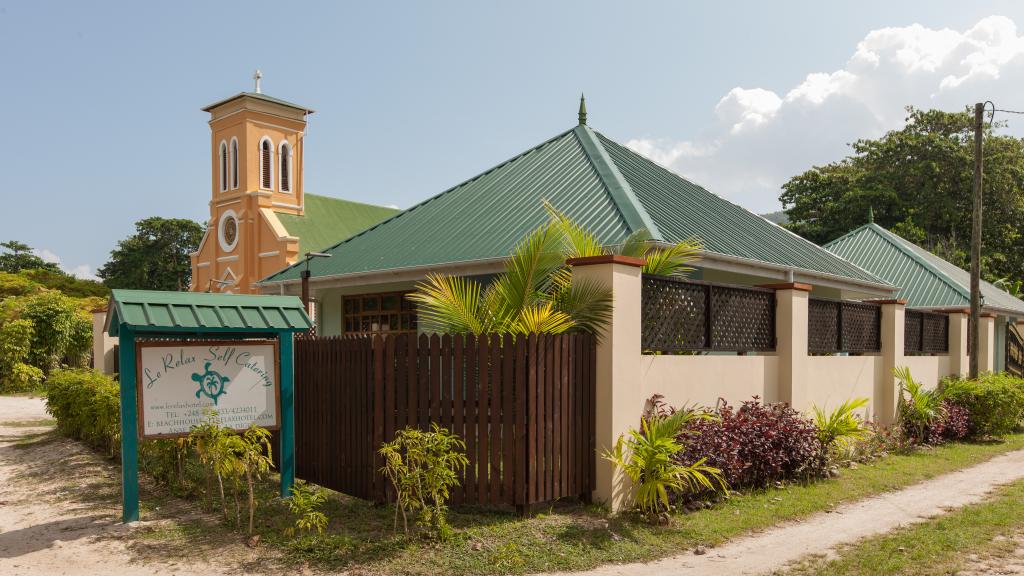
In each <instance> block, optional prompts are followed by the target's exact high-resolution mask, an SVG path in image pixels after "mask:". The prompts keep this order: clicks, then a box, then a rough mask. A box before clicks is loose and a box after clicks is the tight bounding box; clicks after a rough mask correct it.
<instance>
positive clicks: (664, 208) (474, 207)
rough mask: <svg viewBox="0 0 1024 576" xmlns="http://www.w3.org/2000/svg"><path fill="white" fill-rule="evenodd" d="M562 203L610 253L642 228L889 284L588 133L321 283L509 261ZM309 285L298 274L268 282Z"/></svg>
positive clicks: (396, 222) (458, 189) (451, 203)
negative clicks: (366, 274)
mask: <svg viewBox="0 0 1024 576" xmlns="http://www.w3.org/2000/svg"><path fill="white" fill-rule="evenodd" d="M544 200H547V201H549V202H551V204H552V205H554V206H555V208H557V209H558V210H560V211H562V212H564V213H565V214H567V215H568V216H569V217H571V218H573V219H574V220H576V221H577V222H579V223H580V224H582V225H583V226H585V227H586V228H587V229H589V230H590V231H592V232H593V233H594V234H595V235H596V236H597V238H598V239H599V240H600V241H601V242H602V243H603V244H605V245H615V244H619V243H621V242H622V241H623V240H625V238H626V237H627V236H628V235H629V234H631V233H632V232H634V231H636V230H637V229H639V228H644V227H645V228H647V229H648V230H649V231H650V232H651V234H652V236H653V238H654V239H655V240H658V241H662V242H678V241H682V240H686V239H688V238H690V237H692V236H693V237H697V238H699V239H700V240H701V241H702V242H704V244H705V247H706V250H707V251H708V252H716V253H719V254H723V255H726V256H733V257H738V258H745V259H752V260H758V261H763V262H768V263H771V264H775V265H779V266H785V267H792V268H796V269H803V270H807V271H812V272H818V273H824V274H830V275H835V276H837V277H844V278H848V279H855V280H858V281H861V282H867V283H872V284H877V285H879V286H885V285H886V283H885V282H884V281H882V280H879V279H878V278H876V277H875V276H873V275H871V274H870V273H868V272H866V271H864V270H862V269H860V268H858V267H857V266H854V265H853V264H851V263H849V262H846V261H845V260H843V259H841V258H839V257H837V256H835V255H834V254H832V253H830V252H828V251H827V250H824V249H822V248H820V247H818V246H816V245H815V244H813V243H811V242H808V241H806V240H804V239H803V238H800V237H799V236H796V235H794V234H792V233H790V232H788V231H786V230H784V229H783V228H780V227H779V226H776V225H774V224H772V223H770V222H768V221H767V220H765V219H764V218H761V217H760V216H757V215H755V214H753V213H751V212H748V211H747V210H745V209H743V208H741V207H740V206H737V205H735V204H732V203H730V202H727V201H726V200H724V199H722V198H719V197H718V196H715V195H714V194H712V193H710V192H708V191H707V190H705V189H704V188H701V187H700V186H697V185H695V184H693V183H691V182H689V181H687V180H685V179H683V178H682V177H680V176H678V175H677V174H674V173H673V172H671V171H669V170H667V169H665V168H662V167H660V166H658V165H657V164H655V163H653V162H651V161H650V160H648V159H646V158H644V157H642V156H640V155H639V154H637V153H635V152H633V151H632V150H629V149H627V148H625V147H623V146H620V145H619V144H616V143H615V142H613V141H612V140H610V139H608V138H605V137H604V136H602V135H601V134H599V133H597V132H595V131H593V130H592V129H590V128H589V127H588V126H586V125H579V126H576V127H574V128H573V129H571V130H568V131H566V132H563V133H562V134H559V135H558V136H555V137H554V138H552V139H550V140H548V141H547V142H544V143H542V144H540V145H539V146H536V147H534V148H531V149H529V150H527V151H526V152H524V153H522V154H520V155H518V156H516V157H515V158H512V159H511V160H508V161H506V162H504V163H502V164H500V165H498V166H496V167H494V168H492V169H490V170H488V171H487V172H484V173H483V174H480V175H479V176H476V177H474V178H472V179H470V180H468V181H466V182H463V183H462V184H459V185H457V186H455V187H454V188H451V189H449V190H447V191H445V192H442V193H441V194H438V195H437V196H434V197H433V198H430V199H428V200H426V201H424V202H422V203H420V204H418V205H416V206H413V207H412V208H409V209H408V210H405V211H403V212H400V213H399V214H397V215H395V216H394V217H392V218H390V219H388V220H385V221H384V222H382V223H380V224H378V225H376V226H374V227H372V228H370V229H368V230H366V231H364V232H362V233H360V234H357V235H355V236H353V237H351V238H348V239H347V240H344V241H342V242H340V243H338V244H336V245H335V246H333V247H331V248H329V249H328V250H327V251H328V252H331V253H332V254H333V256H334V257H333V258H322V259H317V260H314V261H313V262H311V263H310V271H311V272H312V274H313V276H314V277H316V276H333V275H344V274H352V273H360V272H372V271H382V270H391V269H396V268H408V267H418V266H431V265H440V264H448V263H455V262H470V261H479V260H490V259H496V258H504V257H505V256H507V255H508V254H509V253H510V252H511V250H512V248H513V247H514V246H515V244H516V242H518V241H519V240H520V239H521V238H522V237H523V236H524V235H525V234H527V233H528V232H530V231H532V230H533V229H535V228H536V227H537V226H538V225H540V224H542V223H543V222H546V221H547V219H548V215H547V213H546V212H545V210H544V207H543V201H544ZM298 277H299V269H298V267H295V266H293V267H290V268H286V269H284V270H282V271H280V272H278V273H276V274H274V275H272V276H270V277H269V278H267V279H266V280H264V281H265V282H275V281H283V280H294V279H297V278H298Z"/></svg>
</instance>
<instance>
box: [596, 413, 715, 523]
mask: <svg viewBox="0 0 1024 576" xmlns="http://www.w3.org/2000/svg"><path fill="white" fill-rule="evenodd" d="M712 418H714V417H713V416H712V415H710V414H707V413H705V412H697V411H694V410H681V411H678V412H675V413H673V414H669V415H664V414H653V415H651V416H648V417H646V418H644V419H643V420H641V424H640V430H630V431H629V434H628V435H622V436H619V439H618V441H617V442H616V443H615V447H614V448H613V449H612V450H609V451H606V452H605V453H604V458H605V459H606V460H608V461H609V462H611V463H612V464H613V465H614V466H616V467H617V468H619V469H621V470H622V472H623V473H624V474H625V475H626V476H627V477H629V479H630V480H632V482H633V485H634V487H635V489H636V506H637V507H638V508H639V509H640V512H641V513H642V514H643V515H644V516H646V517H647V518H648V519H649V520H651V521H656V520H658V519H660V518H663V517H665V516H666V515H667V514H668V513H669V512H670V511H671V510H672V500H671V496H672V494H675V493H686V492H689V493H694V492H702V491H705V490H709V491H711V490H718V489H721V490H727V489H728V486H727V485H726V482H725V479H724V478H723V477H722V473H721V471H720V470H719V469H718V468H714V467H711V466H707V465H705V464H704V462H705V460H706V459H705V458H701V459H700V460H698V461H697V462H694V463H693V464H681V463H680V462H679V461H678V459H677V455H678V454H679V453H680V452H682V450H683V448H684V446H683V444H682V442H680V440H679V438H680V437H681V436H683V435H685V433H684V430H685V429H686V428H687V425H688V424H689V423H691V422H693V421H694V420H697V419H712Z"/></svg>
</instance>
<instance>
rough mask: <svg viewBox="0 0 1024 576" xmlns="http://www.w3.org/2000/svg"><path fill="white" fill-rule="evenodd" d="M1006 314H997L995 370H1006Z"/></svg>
mask: <svg viewBox="0 0 1024 576" xmlns="http://www.w3.org/2000/svg"><path fill="white" fill-rule="evenodd" d="M1007 320H1009V319H1008V318H1007V317H1006V316H996V322H995V338H996V339H995V359H994V361H993V364H992V365H993V369H992V371H993V372H997V373H998V372H1006V326H1007Z"/></svg>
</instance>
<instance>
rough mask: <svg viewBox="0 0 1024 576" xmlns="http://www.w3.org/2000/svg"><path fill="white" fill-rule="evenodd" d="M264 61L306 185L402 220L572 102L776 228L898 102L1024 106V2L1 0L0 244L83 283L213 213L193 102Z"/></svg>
mask: <svg viewBox="0 0 1024 576" xmlns="http://www.w3.org/2000/svg"><path fill="white" fill-rule="evenodd" d="M1018 27H1020V29H1018ZM256 68H259V69H261V70H262V72H263V91H264V93H266V94H268V95H271V96H275V97H279V98H283V99H285V100H289V101H292V102H296V103H298V104H301V105H304V106H308V107H310V108H313V109H314V110H316V113H315V114H313V115H312V116H310V118H309V125H308V130H307V136H306V140H305V150H304V152H305V177H306V181H305V182H306V191H307V192H312V193H317V194H324V195H329V196H336V197H342V198H347V199H352V200H358V201H363V202H370V203H375V204H383V205H395V206H398V207H402V208H405V207H408V206H411V205H413V204H415V203H417V202H419V201H421V200H423V199H426V198H428V197H430V196H432V195H435V194H437V193H439V192H442V191H444V190H445V189H447V188H449V187H451V186H453V185H455V184H458V183H459V182H461V181H463V180H465V179H467V178H470V177H472V176H474V175H476V174H479V173H480V172H482V171H484V170H486V169H488V168H490V167H492V166H494V165H496V164H498V163H500V162H502V161H504V160H506V159H508V158H510V157H512V156H514V155H516V154H518V153H519V152H522V151H523V150H525V149H527V148H529V147H532V146H534V145H536V144H539V143H540V142H542V141H544V140H546V139H548V138H550V137H552V136H554V135H556V134H558V133H560V132H562V131H564V130H566V129H568V128H570V127H572V126H573V125H574V124H575V122H576V110H577V106H578V99H579V95H580V93H581V92H582V93H585V94H586V97H587V109H588V112H589V123H590V125H591V126H592V127H593V128H594V129H596V130H598V131H599V132H602V133H603V134H605V135H606V136H608V137H610V138H612V139H614V140H617V141H619V142H622V143H625V144H627V145H629V146H630V147H632V148H633V149H634V150H637V151H638V152H641V153H643V154H645V155H647V156H648V157H650V158H652V159H654V160H656V161H658V162H660V163H662V164H663V165H666V166H668V167H669V168H671V169H673V170H674V171H676V172H678V173H679V174H681V175H683V176H684V177H687V178H690V179H691V180H693V181H695V182H697V183H699V184H701V185H703V186H705V187H707V188H708V189H710V190H712V191H713V192H716V193H717V194H719V195H721V196H723V197H725V198H727V199H729V200H731V201H733V202H736V203H738V204H740V205H742V206H744V207H746V208H748V209H750V210H753V211H755V212H759V213H763V212H769V211H773V210H777V209H779V208H780V205H779V202H778V195H779V192H780V186H781V185H782V184H783V183H784V182H786V180H788V179H789V178H790V177H792V176H794V175H796V174H798V173H800V172H803V171H804V170H806V169H808V168H810V167H811V166H814V165H820V164H825V163H828V162H831V161H835V160H839V159H841V158H842V157H843V156H845V155H846V154H847V153H848V150H849V148H848V143H849V142H852V141H854V140H856V139H858V138H871V137H877V136H879V135H881V134H883V133H884V132H885V131H886V130H891V129H895V128H899V127H900V126H901V124H902V121H903V118H904V107H905V106H907V105H914V106H918V107H934V108H941V109H944V110H961V109H963V108H964V107H965V106H968V105H970V104H972V103H973V102H976V101H983V100H992V101H993V102H995V103H996V105H997V107H999V108H1009V109H1024V3H1018V2H1000V1H982V0H972V1H971V2H963V1H962V0H960V1H918V2H911V1H904V2H892V1H885V2H879V1H871V0H860V1H856V2H839V1H835V2H832V1H830V2H821V1H820V0H819V1H814V2H799V1H789V2H735V1H734V2H723V1H719V2H713V3H712V2H701V3H697V2H645V1H631V2H598V1H592V2H570V1H559V2H551V1H538V2H534V1H525V0H518V1H515V2H481V1H469V0H467V1H463V2H440V1H437V2H412V1H409V2H393V1H379V2H359V3H355V2H309V3H306V2H301V3H297V2H287V3H283V2H258V1H247V2H231V1H218V2H192V1H186V0H179V1H176V2H159V3H157V2H123V3H118V2H100V1H97V2H64V3H60V2H49V1H45V0H39V1H33V2H25V1H17V2H14V1H9V0H0V105H2V109H3V111H4V115H3V120H4V121H3V126H4V128H5V129H6V131H7V134H6V135H4V137H2V138H0V171H2V173H3V177H2V178H0V200H2V203H0V240H8V239H15V240H19V241H22V242H25V243H27V244H29V245H30V246H32V247H34V248H35V249H36V250H37V251H38V252H39V253H40V254H41V255H42V256H43V257H45V258H47V259H49V260H52V261H56V262H59V263H60V265H61V266H62V267H63V268H64V269H65V270H67V271H69V272H72V273H74V274H76V275H78V276H81V277H91V276H92V275H93V274H94V273H95V270H96V268H98V267H99V266H101V265H102V264H103V263H104V262H105V261H106V260H107V259H108V257H109V254H110V251H111V250H112V249H113V248H114V247H115V246H116V243H117V241H118V240H120V239H123V238H125V237H126V236H128V235H129V234H131V233H132V231H133V230H134V222H136V221H138V220H140V219H142V218H146V217H149V216H163V217H175V218H191V219H194V220H197V221H205V220H206V219H207V218H208V217H209V207H208V201H209V198H210V195H211V191H210V176H209V170H210V166H211V163H210V160H209V155H210V154H211V151H210V149H209V147H210V139H209V127H208V125H207V121H208V116H207V114H205V113H203V112H201V110H200V109H201V108H202V107H203V106H205V105H207V104H210V103H212V102H215V101H217V100H219V99H221V98H224V97H226V96H229V95H232V94H235V93H237V92H240V91H243V90H250V89H252V74H253V71H254V70H255V69H256ZM1002 119H1004V120H1009V121H1010V126H1009V128H1008V130H1009V131H1010V132H1011V133H1014V134H1016V135H1018V136H1020V135H1022V134H1024V130H1019V128H1024V119H1015V118H1012V117H1005V116H1004V117H1003V118H1002Z"/></svg>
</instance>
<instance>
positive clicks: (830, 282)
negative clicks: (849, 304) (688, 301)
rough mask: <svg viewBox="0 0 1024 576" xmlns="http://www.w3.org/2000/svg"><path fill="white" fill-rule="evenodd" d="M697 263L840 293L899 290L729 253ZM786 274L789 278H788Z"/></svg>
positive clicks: (706, 256) (706, 254)
mask: <svg viewBox="0 0 1024 576" xmlns="http://www.w3.org/2000/svg"><path fill="white" fill-rule="evenodd" d="M701 261H702V265H703V266H705V267H707V268H713V269H716V270H723V271H727V272H744V270H743V268H746V269H747V270H746V272H747V273H749V269H750V268H755V269H758V270H764V271H766V272H768V273H770V275H771V277H777V278H780V279H783V280H786V281H790V282H800V283H806V284H810V285H812V286H823V287H828V288H839V289H844V290H859V291H862V292H865V293H867V294H873V295H879V296H890V295H892V294H895V293H896V292H898V291H899V288H898V287H896V286H892V285H890V284H886V283H879V282H870V281H867V280H859V279H856V278H850V277H848V276H840V275H838V274H829V273H827V272H819V271H817V270H808V269H806V268H797V267H793V266H785V265H782V264H774V263H771V262H764V261H762V260H752V259H749V258H742V257H739V256H732V255H729V254H720V253H718V252H704V253H703V255H702V257H701ZM708 263H711V266H708ZM790 275H792V277H791V276H790Z"/></svg>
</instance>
